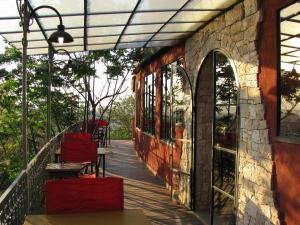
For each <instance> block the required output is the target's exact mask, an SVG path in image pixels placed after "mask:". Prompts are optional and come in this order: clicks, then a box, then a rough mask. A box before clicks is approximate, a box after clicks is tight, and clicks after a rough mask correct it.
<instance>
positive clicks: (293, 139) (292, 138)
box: [276, 0, 300, 144]
mask: <svg viewBox="0 0 300 225" xmlns="http://www.w3.org/2000/svg"><path fill="white" fill-rule="evenodd" d="M297 2H298V1H296V0H295V1H293V2H290V3H288V4H286V5H284V6H283V7H281V8H279V9H278V10H277V15H276V47H277V54H276V62H277V88H276V89H277V116H276V125H277V126H276V141H280V142H286V143H294V144H300V132H299V137H298V136H296V135H292V134H281V127H282V125H281V112H282V110H281V106H282V94H281V93H282V71H281V68H282V65H281V64H282V63H281V46H282V45H281V16H280V13H281V11H282V10H284V9H286V8H288V7H290V6H292V5H293V4H295V3H297Z"/></svg>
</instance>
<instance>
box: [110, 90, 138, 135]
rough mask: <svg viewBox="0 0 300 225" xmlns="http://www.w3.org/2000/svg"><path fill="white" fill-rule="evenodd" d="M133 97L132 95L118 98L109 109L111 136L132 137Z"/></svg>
mask: <svg viewBox="0 0 300 225" xmlns="http://www.w3.org/2000/svg"><path fill="white" fill-rule="evenodd" d="M133 112H134V98H133V96H132V95H130V96H127V97H124V98H121V99H118V100H117V101H116V102H115V103H114V105H113V107H112V110H111V121H112V123H111V138H112V139H130V138H132V121H133V120H132V119H133Z"/></svg>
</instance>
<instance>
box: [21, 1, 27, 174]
mask: <svg viewBox="0 0 300 225" xmlns="http://www.w3.org/2000/svg"><path fill="white" fill-rule="evenodd" d="M27 6H28V5H27V0H25V1H24V8H23V10H24V11H23V21H22V22H23V55H22V149H23V168H24V169H25V170H26V169H27V164H28V154H27V152H28V143H27V68H26V64H27V45H28V40H27V27H26V24H27V21H28V8H27Z"/></svg>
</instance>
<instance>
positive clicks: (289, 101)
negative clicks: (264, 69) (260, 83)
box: [279, 2, 300, 137]
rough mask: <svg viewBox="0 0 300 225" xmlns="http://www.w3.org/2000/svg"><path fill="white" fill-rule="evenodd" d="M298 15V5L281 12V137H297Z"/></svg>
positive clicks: (299, 92)
mask: <svg viewBox="0 0 300 225" xmlns="http://www.w3.org/2000/svg"><path fill="white" fill-rule="evenodd" d="M299 11H300V3H298V2H297V3H294V4H291V5H289V6H287V7H286V8H284V9H282V10H281V11H280V29H279V30H280V35H279V40H280V76H279V80H280V98H279V99H280V101H279V105H280V107H279V108H280V114H279V115H280V118H279V124H280V129H279V135H282V136H294V137H300V104H299V102H300V38H299V33H300V22H299V20H298V18H299V15H298V14H299V13H298V12H299ZM297 13H298V14H297Z"/></svg>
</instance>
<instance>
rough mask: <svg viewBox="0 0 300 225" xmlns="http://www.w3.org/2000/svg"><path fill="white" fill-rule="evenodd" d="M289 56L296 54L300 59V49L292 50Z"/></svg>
mask: <svg viewBox="0 0 300 225" xmlns="http://www.w3.org/2000/svg"><path fill="white" fill-rule="evenodd" d="M288 55H289V56H296V57H298V59H300V51H299V50H298V51H294V52H290V53H288Z"/></svg>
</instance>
